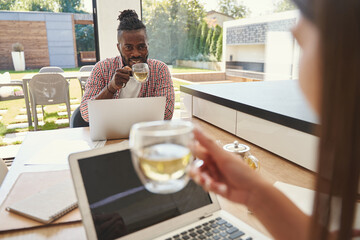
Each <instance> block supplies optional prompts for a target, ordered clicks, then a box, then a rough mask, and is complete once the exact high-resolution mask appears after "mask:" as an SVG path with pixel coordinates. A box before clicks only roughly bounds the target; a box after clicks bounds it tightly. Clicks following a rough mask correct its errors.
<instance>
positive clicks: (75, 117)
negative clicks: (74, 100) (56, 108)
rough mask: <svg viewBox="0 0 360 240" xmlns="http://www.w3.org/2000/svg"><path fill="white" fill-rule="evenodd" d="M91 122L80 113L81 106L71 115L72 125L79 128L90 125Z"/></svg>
mask: <svg viewBox="0 0 360 240" xmlns="http://www.w3.org/2000/svg"><path fill="white" fill-rule="evenodd" d="M88 126H89V123H88V122H86V121H85V120H84V119H83V118H82V116H81V113H80V107H77V108H76V109H75V110H74V112H73V113H72V115H71V119H70V127H71V128H77V127H88Z"/></svg>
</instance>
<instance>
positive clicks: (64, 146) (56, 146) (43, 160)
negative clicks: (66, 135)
mask: <svg viewBox="0 0 360 240" xmlns="http://www.w3.org/2000/svg"><path fill="white" fill-rule="evenodd" d="M89 149H91V147H90V146H89V144H88V143H87V142H86V141H84V140H54V141H50V142H49V143H48V144H44V145H43V146H42V148H41V149H40V150H39V151H37V152H36V153H34V155H33V156H31V157H29V159H28V160H27V161H25V165H31V164H68V156H69V154H70V153H74V152H80V151H85V150H89Z"/></svg>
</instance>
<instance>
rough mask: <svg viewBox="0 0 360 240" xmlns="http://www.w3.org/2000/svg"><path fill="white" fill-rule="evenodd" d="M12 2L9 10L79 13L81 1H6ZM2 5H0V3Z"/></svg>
mask: <svg viewBox="0 0 360 240" xmlns="http://www.w3.org/2000/svg"><path fill="white" fill-rule="evenodd" d="M2 1H3V0H2ZM6 1H12V2H13V4H11V7H10V9H9V10H15V11H46V12H72V13H81V12H84V11H83V10H82V7H83V5H82V1H81V0H6ZM1 4H2V3H1Z"/></svg>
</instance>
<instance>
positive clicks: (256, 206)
mask: <svg viewBox="0 0 360 240" xmlns="http://www.w3.org/2000/svg"><path fill="white" fill-rule="evenodd" d="M295 2H296V4H297V5H298V7H299V9H300V11H301V13H302V17H301V18H300V20H299V22H298V24H297V26H296V27H295V29H294V30H293V34H294V36H295V38H296V39H297V41H298V43H299V45H300V47H301V48H302V50H303V51H302V56H301V61H300V73H299V83H300V87H301V89H302V91H303V92H304V94H305V96H306V98H307V99H308V101H309V103H310V104H311V106H312V108H313V109H314V111H315V112H316V113H317V114H318V115H319V116H320V122H321V124H320V125H321V127H320V129H318V132H319V136H320V145H319V152H320V153H319V161H318V162H319V163H318V172H319V174H318V176H317V187H316V189H317V192H318V194H317V196H316V198H315V204H314V206H315V208H314V214H313V216H311V217H308V216H307V215H305V214H304V213H303V212H301V211H300V210H299V209H298V208H297V207H296V206H295V205H294V204H293V203H292V202H290V201H289V200H288V199H287V198H286V197H285V196H284V195H283V194H282V193H281V192H280V191H278V190H277V189H275V188H274V187H273V186H272V185H271V184H269V183H267V182H266V181H265V180H263V179H262V178H261V176H259V175H257V174H256V173H255V172H253V171H249V170H248V167H247V166H246V165H245V164H244V163H243V162H242V161H241V160H240V159H239V158H238V157H237V156H234V155H232V154H230V153H227V152H225V151H223V150H222V149H221V148H220V147H219V146H217V144H216V142H215V141H214V140H212V139H210V138H209V137H207V136H206V135H204V134H203V133H201V132H200V131H199V130H195V131H194V134H195V137H196V139H197V140H198V142H199V144H198V145H197V146H196V147H195V149H194V151H195V152H196V155H197V157H198V158H200V159H202V160H203V161H204V164H203V165H202V166H201V167H200V168H195V167H194V168H193V169H192V170H191V176H192V177H193V179H194V180H195V181H196V182H197V183H199V184H200V185H202V186H203V187H204V188H205V189H206V190H208V191H213V192H215V193H217V194H219V195H222V196H224V197H226V198H228V199H230V200H232V201H235V202H238V203H241V204H245V205H246V206H247V207H248V208H249V209H250V210H251V211H252V212H253V213H254V214H255V216H256V217H257V218H258V219H259V220H260V221H261V222H262V223H263V224H264V226H265V227H266V228H267V229H268V230H269V232H270V233H271V234H272V235H273V237H275V239H350V238H352V237H353V236H355V235H357V236H358V235H359V231H356V230H353V229H355V228H356V227H357V228H359V226H354V213H355V211H356V207H355V206H356V205H355V203H356V198H357V193H358V182H359V170H360V1H359V0H341V1H339V0H296V1H295ZM334 229H335V230H334Z"/></svg>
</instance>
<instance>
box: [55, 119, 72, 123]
mask: <svg viewBox="0 0 360 240" xmlns="http://www.w3.org/2000/svg"><path fill="white" fill-rule="evenodd" d="M55 123H56V124H63V123H69V119H67V118H65V119H59V120H56V121H55Z"/></svg>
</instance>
